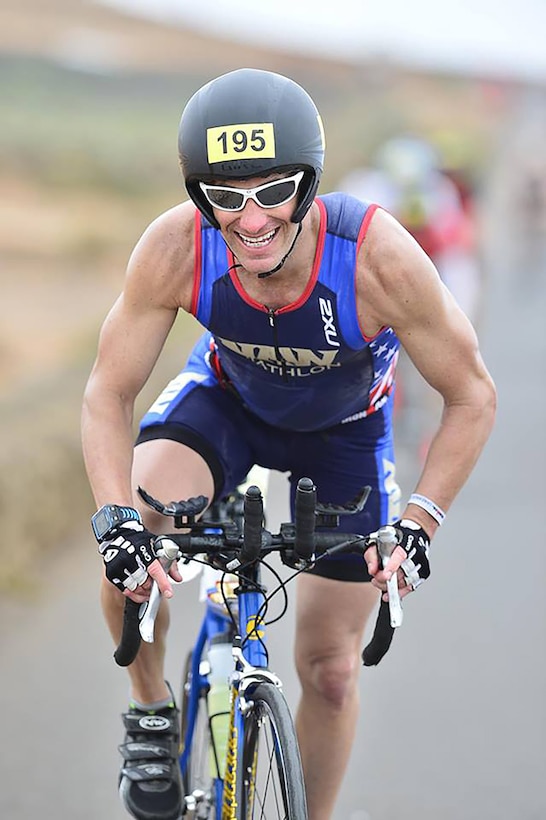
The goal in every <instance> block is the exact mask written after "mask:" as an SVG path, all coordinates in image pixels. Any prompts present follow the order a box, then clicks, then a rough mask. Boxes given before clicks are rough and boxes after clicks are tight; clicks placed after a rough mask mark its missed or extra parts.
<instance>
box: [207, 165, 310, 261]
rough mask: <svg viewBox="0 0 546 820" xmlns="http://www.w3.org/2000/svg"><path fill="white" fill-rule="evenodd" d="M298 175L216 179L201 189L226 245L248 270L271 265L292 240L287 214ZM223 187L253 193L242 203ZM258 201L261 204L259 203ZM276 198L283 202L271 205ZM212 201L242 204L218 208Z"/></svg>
mask: <svg viewBox="0 0 546 820" xmlns="http://www.w3.org/2000/svg"><path fill="white" fill-rule="evenodd" d="M301 178H302V174H301V172H300V173H297V174H293V173H292V174H282V175H281V174H272V175H271V176H267V177H254V178H252V179H245V180H229V184H228V183H227V182H225V181H220V180H219V181H218V183H217V184H216V183H215V184H214V185H213V184H212V183H210V184H208V185H207V186H206V188H205V189H204V193H205V195H207V196H208V197H210V199H209V203H210V204H212V205H213V208H214V216H215V217H216V219H217V220H218V224H219V225H220V230H221V232H222V235H223V237H224V239H225V240H226V243H227V245H228V246H229V248H230V249H231V250H232V252H233V254H234V255H235V256H236V257H237V260H238V261H239V262H240V264H241V265H242V266H243V268H244V269H245V270H246V271H247V272H248V273H261V272H263V271H267V270H271V269H272V268H274V267H275V266H276V265H277V264H278V262H279V261H280V260H281V259H282V257H283V256H284V254H285V253H286V252H287V250H288V248H289V247H290V245H291V243H292V242H293V240H294V235H295V232H296V230H297V225H296V224H295V223H294V222H291V217H292V214H293V213H294V210H295V208H296V205H297V202H298V197H297V191H298V186H299V183H300V182H301ZM279 181H280V184H279V185H273V186H271V187H268V183H272V182H279ZM263 186H266V187H263ZM226 188H227V189H234V190H236V191H241V192H242V193H245V194H247V193H252V194H253V195H254V196H248V197H245V199H246V201H244V204H243V202H242V201H241V197H239V196H238V195H235V196H233V195H232V194H230V191H229V190H227V191H222V190H221V189H226ZM211 200H212V202H211ZM238 200H239V201H238ZM257 200H258V201H257ZM260 200H261V202H262V203H265V204H260ZM277 200H284V201H283V202H281V204H280V205H275V202H276V201H277ZM214 202H218V203H219V204H224V203H225V204H243V207H242V208H241V209H240V210H222V209H220V208H218V207H214V204H213V203H214Z"/></svg>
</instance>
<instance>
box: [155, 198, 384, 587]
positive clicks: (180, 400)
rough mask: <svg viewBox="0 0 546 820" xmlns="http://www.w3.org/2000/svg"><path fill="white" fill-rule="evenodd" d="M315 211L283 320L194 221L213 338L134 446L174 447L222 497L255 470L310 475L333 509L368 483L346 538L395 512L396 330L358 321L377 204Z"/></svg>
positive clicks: (204, 308) (349, 202) (333, 566)
mask: <svg viewBox="0 0 546 820" xmlns="http://www.w3.org/2000/svg"><path fill="white" fill-rule="evenodd" d="M315 201H316V203H317V205H318V208H319V212H320V228H319V234H318V241H317V248H316V253H315V259H314V263H313V269H312V274H311V277H310V279H309V282H308V284H307V287H306V288H305V291H304V292H303V293H302V295H301V296H300V297H299V299H298V300H297V301H296V302H294V303H292V304H289V305H286V306H285V307H282V308H280V309H278V310H270V309H268V307H267V306H266V305H262V304H259V303H258V302H256V301H254V300H253V299H251V298H250V297H249V296H248V295H247V294H246V292H245V290H244V288H243V286H242V284H241V280H240V278H239V275H238V274H237V267H236V260H235V258H234V257H233V255H232V253H231V251H230V250H229V249H228V248H227V246H226V244H225V242H224V240H223V237H222V235H221V233H220V231H218V230H216V229H215V228H213V227H212V226H211V225H210V224H209V223H208V222H207V221H206V220H205V219H204V218H203V217H202V216H201V215H200V214H199V212H196V222H195V278H194V290H193V299H192V308H191V312H192V313H193V315H194V316H195V317H196V318H197V319H198V320H199V322H200V323H201V324H202V325H203V326H204V327H205V328H206V332H205V333H204V334H203V336H202V337H201V338H200V340H199V341H198V342H197V344H196V345H195V347H194V349H193V351H192V352H191V354H190V357H189V359H188V361H187V363H186V366H185V367H184V369H183V370H182V372H181V373H180V374H179V375H178V376H177V377H176V378H175V379H174V380H173V381H172V382H171V383H170V384H169V385H168V386H167V387H166V388H165V390H164V391H163V393H162V394H161V395H160V396H159V398H158V399H157V400H156V401H155V402H154V404H153V405H152V407H151V408H150V409H149V410H148V412H147V413H146V415H145V416H144V419H143V420H142V423H141V433H140V437H139V441H143V440H149V439H151V438H172V439H175V440H178V441H181V442H182V443H185V444H189V445H190V446H192V447H194V449H197V450H198V451H199V452H200V453H201V454H202V455H203V456H204V457H205V458H206V460H207V461H208V463H209V465H210V467H211V469H212V472H213V475H214V478H215V485H216V494H217V495H222V494H223V493H225V492H226V491H228V490H229V489H231V488H233V487H234V486H235V485H236V484H237V483H238V482H239V481H241V480H242V479H243V478H244V476H245V475H246V473H247V472H248V470H249V468H250V467H251V466H252V464H254V463H257V464H261V465H262V466H265V467H270V468H272V469H276V470H280V471H281V472H289V473H290V479H291V484H292V490H293V488H294V486H295V483H297V480H298V479H299V478H300V477H301V476H303V475H308V476H310V477H311V478H312V479H313V480H314V482H315V483H316V485H317V488H318V495H319V499H321V500H323V501H330V502H333V503H344V502H347V501H349V500H351V499H352V498H353V497H354V496H355V495H356V493H357V492H358V490H359V489H361V487H363V486H364V485H366V484H370V485H371V486H372V489H373V490H375V492H372V494H371V495H370V500H369V501H368V503H367V505H366V508H365V510H364V511H363V513H361V514H360V515H359V516H354V517H353V516H348V517H346V518H345V519H344V525H345V526H344V528H345V529H346V530H347V531H351V532H368V531H370V530H373V529H376V528H377V527H378V526H380V525H381V524H386V523H389V522H392V521H393V520H395V519H396V518H397V517H398V514H399V510H398V502H399V490H398V486H397V484H396V481H395V477H394V454H393V442H392V392H393V386H394V376H395V369H396V362H397V359H398V349H399V341H398V339H397V337H396V335H395V333H394V332H393V330H392V329H391V328H389V327H386V328H383V329H382V330H381V331H380V332H379V333H378V334H377V335H376V336H374V337H373V338H368V337H366V336H364V334H363V333H362V330H361V329H360V325H359V321H358V316H357V309H356V294H355V269H356V257H357V254H358V251H359V248H360V246H361V244H362V242H364V241H365V238H366V232H367V229H368V226H369V223H370V221H371V219H372V218H373V214H374V212H375V210H376V208H377V206H375V205H368V204H366V203H363V202H361V201H360V200H358V199H355V198H353V197H350V196H348V195H346V194H340V193H335V194H327V195H325V196H321V197H318V198H317V199H316V200H315ZM292 495H293V492H292ZM358 561H359V562H360V564H361V565H362V567H360V568H359V572H360V573H363V574H362V579H366V578H367V573H366V572H365V564H364V562H363V561H362V559H361V558H360V559H358ZM327 562H328V566H326V565H327ZM350 566H351V567H352V568H353V569H352V570H350V571H348V567H350ZM316 571H317V572H319V573H320V574H324V575H328V576H331V577H340V578H346V577H351V578H353V577H354V578H355V580H356V579H357V576H358V577H360V576H359V572H357V571H356V564H355V562H354V558H353V560H351V556H343V557H341V558H332V559H327V560H326V561H324V562H322V564H321V563H320V562H319V564H317V570H316Z"/></svg>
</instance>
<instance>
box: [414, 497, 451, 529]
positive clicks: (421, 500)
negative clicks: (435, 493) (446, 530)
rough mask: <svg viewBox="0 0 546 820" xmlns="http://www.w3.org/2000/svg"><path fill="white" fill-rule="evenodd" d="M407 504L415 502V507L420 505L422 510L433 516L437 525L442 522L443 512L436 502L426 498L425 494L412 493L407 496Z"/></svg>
mask: <svg viewBox="0 0 546 820" xmlns="http://www.w3.org/2000/svg"><path fill="white" fill-rule="evenodd" d="M408 504H415V506H416V507H421V509H422V510H425V512H428V514H429V515H430V516H432V518H434V520H435V521H436V523H437V524H438V526H439V527H441V526H442V524H443V523H444V519H445V517H446V514H445V512H444V511H443V510H442V509H441V508H440V507H439V506H438V504H435V503H434V501H431V500H430V498H427V497H426V495H419V493H413V495H411V496H410V498H409V501H408Z"/></svg>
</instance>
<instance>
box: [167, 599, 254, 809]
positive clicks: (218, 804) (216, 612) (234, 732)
mask: <svg viewBox="0 0 546 820" xmlns="http://www.w3.org/2000/svg"><path fill="white" fill-rule="evenodd" d="M263 602H264V595H263V593H261V592H259V591H256V590H255V589H248V588H243V589H242V590H241V591H240V592H239V594H238V611H239V615H238V624H239V629H240V630H241V633H243V629H244V634H241V638H242V649H243V657H244V659H245V660H246V661H247V663H249V664H250V665H251V666H252V667H254V668H256V669H266V668H267V651H266V644H265V627H264V624H263V622H262V623H259V622H258V623H257V620H258V619H259V618H260V610H261V607H262V605H263ZM232 626H233V622H232V620H231V618H230V615H229V614H228V613H227V612H223V611H222V610H221V608H220V607H218V606H217V605H216V604H214V603H213V602H211V601H210V600H209V599H208V598H207V601H206V605H205V613H204V616H203V621H202V623H201V628H200V630H199V634H198V637H197V640H196V642H195V645H194V647H193V652H192V661H191V685H190V690H189V692H188V693H187V701H186V705H187V724H186V733H185V736H184V738H183V751H182V753H181V755H180V769H181V772H182V775H184V774H185V772H186V769H187V766H188V761H189V757H190V754H191V748H192V743H193V737H194V730H195V725H196V718H197V708H198V702H199V697H200V695H201V693H202V692H203V690H204V689H205V688H207V687H208V676H207V675H206V674H202V671H201V661H202V659H203V655H204V654H205V651H206V648H207V646H208V645H209V644H210V642H211V641H212V639H213V638H214V637H215V636H216V635H218V634H221V633H225V632H226V629H228V628H230V627H232ZM234 670H235V661H234ZM234 688H235V691H233V692H232V697H233V699H234V704H235V708H234V709H233V710H232V713H233V714H232V722H231V725H230V739H231V741H233V739H235V744H236V747H235V748H236V749H238V746H239V744H242V742H243V720H244V718H243V715H242V713H241V710H240V709H238V708H237V686H236V682H234ZM233 757H236V755H229V754H228V760H227V763H226V772H225V773H226V775H227V777H228V779H229V793H228V792H226V794H224V779H223V777H222V776H217V777H215V778H214V804H215V820H222V816H224V817H230V816H231V811H230V805H232V804H233V803H234V799H235V795H234V791H235V777H236V771H235V768H234V767H235V761H234V760H233ZM219 774H220V775H222V774H224V773H222V772H220V773H219ZM224 803H225V804H226V805H225V809H226V813H225V814H223V811H224Z"/></svg>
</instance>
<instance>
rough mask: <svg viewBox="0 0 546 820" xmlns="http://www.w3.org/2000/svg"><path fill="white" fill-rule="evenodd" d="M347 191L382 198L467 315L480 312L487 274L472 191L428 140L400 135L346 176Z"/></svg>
mask: <svg viewBox="0 0 546 820" xmlns="http://www.w3.org/2000/svg"><path fill="white" fill-rule="evenodd" d="M341 188H342V190H343V191H345V192H346V193H348V194H352V195H353V196H357V197H359V198H360V199H364V200H368V201H371V202H378V203H379V204H380V205H382V206H383V207H384V208H385V209H386V210H387V211H389V212H390V213H391V214H392V215H393V216H395V217H396V218H397V219H398V221H399V222H401V223H402V225H403V226H404V227H405V228H406V230H408V231H409V232H410V233H411V234H412V236H413V237H414V238H415V239H416V240H417V242H418V243H419V244H420V246H421V247H422V248H423V250H424V251H425V253H426V254H428V256H430V258H431V259H432V261H433V262H434V264H435V265H436V268H437V269H438V272H439V274H440V276H441V278H442V280H443V281H444V283H445V284H446V285H447V287H448V288H449V290H450V291H451V293H452V294H453V295H454V296H455V298H456V300H457V302H458V303H459V305H460V306H461V307H462V309H463V310H464V312H465V313H466V315H467V316H468V318H469V319H470V320H471V321H472V322H473V323H475V322H476V320H477V317H478V310H479V301H480V294H481V284H482V275H481V270H480V265H479V261H478V247H477V245H478V243H477V235H476V233H477V232H476V220H475V215H474V207H473V196H472V192H471V191H470V190H469V187H468V184H467V182H466V181H464V182H463V181H461V178H460V175H457V176H455V175H454V173H453V172H452V170H451V168H448V167H444V164H443V163H442V159H441V156H440V154H439V152H438V151H437V150H436V149H435V148H434V147H433V146H432V145H431V144H430V143H429V142H427V141H426V140H423V139H421V138H418V137H413V136H399V137H393V138H392V139H389V140H387V141H386V142H385V143H383V145H382V146H381V147H380V148H379V149H378V151H377V153H376V155H375V157H374V158H373V161H372V165H371V167H369V168H360V169H356V170H355V171H352V172H351V173H349V174H348V176H346V177H345V179H344V180H342V183H341Z"/></svg>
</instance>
